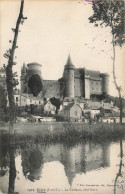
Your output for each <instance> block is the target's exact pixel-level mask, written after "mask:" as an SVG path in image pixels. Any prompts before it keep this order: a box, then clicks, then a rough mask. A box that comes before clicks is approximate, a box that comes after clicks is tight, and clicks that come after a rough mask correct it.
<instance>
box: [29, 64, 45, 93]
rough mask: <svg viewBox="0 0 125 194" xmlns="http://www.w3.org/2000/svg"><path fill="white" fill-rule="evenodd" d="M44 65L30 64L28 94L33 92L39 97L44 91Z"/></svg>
mask: <svg viewBox="0 0 125 194" xmlns="http://www.w3.org/2000/svg"><path fill="white" fill-rule="evenodd" d="M41 67H42V65H40V64H38V63H29V64H28V65H27V80H28V83H27V84H28V90H30V91H28V93H29V92H31V93H32V94H33V95H34V96H37V95H38V94H39V93H40V91H41V90H42V73H41Z"/></svg>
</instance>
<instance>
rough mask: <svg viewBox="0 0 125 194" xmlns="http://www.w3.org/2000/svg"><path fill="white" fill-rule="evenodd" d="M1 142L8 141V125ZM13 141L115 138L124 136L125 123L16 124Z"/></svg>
mask: <svg viewBox="0 0 125 194" xmlns="http://www.w3.org/2000/svg"><path fill="white" fill-rule="evenodd" d="M0 129H1V136H0V138H1V140H0V141H1V142H2V143H6V142H8V138H9V134H8V125H7V124H5V125H2V127H0ZM14 129H15V134H14V138H13V143H18V142H25V141H29V140H30V141H32V140H33V141H35V142H40V143H51V142H53V143H56V142H79V141H82V140H88V139H94V140H101V139H114V138H119V137H124V134H125V133H124V132H125V124H123V125H120V124H116V123H97V124H91V125H89V124H87V123H57V122H55V123H51V124H50V123H49V124H48V123H42V124H35V123H34V124H28V123H26V124H21V123H16V124H15V125H14Z"/></svg>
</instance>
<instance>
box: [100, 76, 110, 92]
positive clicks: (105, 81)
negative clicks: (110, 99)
mask: <svg viewBox="0 0 125 194" xmlns="http://www.w3.org/2000/svg"><path fill="white" fill-rule="evenodd" d="M101 77H102V93H103V94H109V75H108V74H107V73H101Z"/></svg>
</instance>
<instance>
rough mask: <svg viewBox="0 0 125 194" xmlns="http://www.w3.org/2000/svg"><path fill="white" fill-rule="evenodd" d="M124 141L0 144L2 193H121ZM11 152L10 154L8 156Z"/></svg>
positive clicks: (0, 182) (122, 189) (123, 187)
mask: <svg viewBox="0 0 125 194" xmlns="http://www.w3.org/2000/svg"><path fill="white" fill-rule="evenodd" d="M124 145H125V141H124V140H117V141H114V142H109V141H104V142H101V143H97V142H96V143H95V142H92V141H89V142H87V143H85V142H83V143H79V144H77V145H72V146H71V145H70V146H69V145H65V144H59V143H58V144H51V145H42V144H39V143H34V142H29V143H28V142H27V143H25V144H20V145H14V146H12V147H11V148H10V151H8V149H9V148H8V146H7V145H6V144H5V145H3V146H1V148H2V149H1V152H0V169H1V171H0V186H1V193H8V190H9V191H11V193H14V192H15V193H20V194H34V193H55V194H56V193H60V194H63V193H64V194H65V193H66V194H68V193H71V194H72V193H73V194H77V193H84V194H90V193H94V194H103V193H107V194H115V193H116V194H122V193H124V189H125V185H124V171H125V168H124V155H123V147H124ZM9 153H10V155H9Z"/></svg>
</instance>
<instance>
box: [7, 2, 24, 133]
mask: <svg viewBox="0 0 125 194" xmlns="http://www.w3.org/2000/svg"><path fill="white" fill-rule="evenodd" d="M23 5H24V0H21V6H20V12H19V16H18V19H17V22H16V28H15V29H12V30H13V32H14V39H13V42H12V48H11V49H10V50H9V55H8V54H7V55H6V56H7V57H6V58H8V64H7V67H6V84H7V93H8V100H9V110H10V113H9V131H10V133H11V134H13V133H14V129H13V124H14V119H15V103H14V93H13V87H14V79H13V70H12V67H13V65H14V53H15V49H16V48H17V45H16V44H17V38H18V33H19V26H20V24H21V21H22V19H25V18H23Z"/></svg>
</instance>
